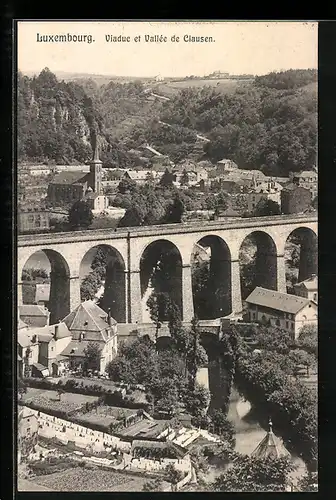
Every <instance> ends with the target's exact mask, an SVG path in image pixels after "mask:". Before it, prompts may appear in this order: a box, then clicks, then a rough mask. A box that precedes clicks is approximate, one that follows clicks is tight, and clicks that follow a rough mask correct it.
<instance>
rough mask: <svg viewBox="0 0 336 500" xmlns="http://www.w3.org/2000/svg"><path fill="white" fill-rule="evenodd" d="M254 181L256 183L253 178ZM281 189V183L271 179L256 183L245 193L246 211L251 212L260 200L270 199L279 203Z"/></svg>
mask: <svg viewBox="0 0 336 500" xmlns="http://www.w3.org/2000/svg"><path fill="white" fill-rule="evenodd" d="M254 182H255V183H256V180H255V179H254ZM282 189H283V188H282V186H281V184H279V183H278V182H275V181H272V180H270V181H267V182H261V183H258V184H257V183H256V184H255V186H253V188H252V189H251V191H250V192H249V193H247V194H246V198H247V208H248V211H249V212H253V210H254V209H255V207H256V206H257V204H258V203H259V201H260V200H271V201H274V202H275V203H278V205H280V204H281V191H282Z"/></svg>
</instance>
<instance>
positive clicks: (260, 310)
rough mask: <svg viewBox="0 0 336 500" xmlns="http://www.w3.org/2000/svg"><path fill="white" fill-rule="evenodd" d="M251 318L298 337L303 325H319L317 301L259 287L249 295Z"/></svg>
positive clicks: (253, 320) (248, 303) (248, 304)
mask: <svg viewBox="0 0 336 500" xmlns="http://www.w3.org/2000/svg"><path fill="white" fill-rule="evenodd" d="M246 304H247V308H248V315H249V320H250V321H251V322H260V323H262V324H265V325H267V324H269V325H270V326H273V327H276V328H281V329H283V330H286V331H287V332H288V333H289V334H290V335H291V336H292V337H293V339H296V338H297V337H298V335H299V333H300V331H301V329H302V327H303V326H306V325H313V326H317V314H318V313H317V304H316V302H314V301H312V300H310V299H306V298H303V297H298V296H296V295H289V294H287V293H281V292H276V291H274V290H268V289H266V288H261V287H257V288H255V289H254V290H253V292H252V293H251V294H250V295H249V296H248V297H247V299H246Z"/></svg>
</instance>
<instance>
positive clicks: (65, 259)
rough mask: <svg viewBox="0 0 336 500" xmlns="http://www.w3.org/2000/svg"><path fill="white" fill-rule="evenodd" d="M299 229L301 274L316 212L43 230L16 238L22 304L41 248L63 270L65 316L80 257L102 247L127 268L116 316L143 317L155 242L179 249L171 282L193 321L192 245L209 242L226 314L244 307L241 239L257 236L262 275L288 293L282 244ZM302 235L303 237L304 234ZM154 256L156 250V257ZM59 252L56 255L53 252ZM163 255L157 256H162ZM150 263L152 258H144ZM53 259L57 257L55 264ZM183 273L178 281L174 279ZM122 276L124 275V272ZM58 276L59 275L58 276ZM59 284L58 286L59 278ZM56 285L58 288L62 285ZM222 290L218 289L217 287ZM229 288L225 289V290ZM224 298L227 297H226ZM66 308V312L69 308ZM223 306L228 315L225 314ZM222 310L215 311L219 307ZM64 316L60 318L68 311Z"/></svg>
mask: <svg viewBox="0 0 336 500" xmlns="http://www.w3.org/2000/svg"><path fill="white" fill-rule="evenodd" d="M294 231H296V232H298V233H299V235H301V238H302V241H303V243H302V245H301V253H300V262H301V263H302V265H301V267H300V270H301V271H300V279H304V278H302V277H305V276H306V275H307V273H309V272H310V271H311V270H312V269H315V268H316V255H317V249H316V245H317V217H316V215H311V216H305V217H303V216H295V217H293V216H279V217H272V218H264V217H260V218H251V219H241V220H239V221H234V222H208V223H206V224H204V223H189V224H171V225H161V226H150V227H140V228H122V229H118V231H117V232H113V233H112V232H111V230H107V229H105V230H97V231H77V232H73V233H54V234H43V235H42V234H41V235H34V236H19V238H18V259H17V276H18V302H19V303H21V302H22V270H23V267H24V265H25V263H26V262H27V260H28V259H29V257H30V256H31V255H33V254H34V253H35V252H37V251H40V250H43V251H44V252H45V253H46V254H47V255H48V256H49V257H48V258H49V260H50V261H51V265H52V266H53V269H54V272H56V274H57V273H58V274H59V275H60V274H61V272H63V275H62V276H63V278H64V280H63V281H64V283H65V284H66V285H63V284H62V287H61V291H59V292H57V296H58V301H60V295H62V300H61V301H60V303H62V306H57V307H59V310H58V312H57V314H55V315H54V316H59V315H62V314H64V316H65V315H66V314H67V313H68V312H69V310H71V309H73V308H74V307H76V306H77V305H78V304H79V303H80V281H81V277H80V275H81V273H80V266H81V263H82V262H83V259H84V262H85V259H87V258H88V257H85V256H86V255H87V253H88V252H89V251H91V249H92V248H93V247H97V246H98V245H104V246H108V247H110V248H111V251H112V252H113V255H115V256H118V262H119V263H120V268H119V271H120V274H119V278H120V276H121V275H122V273H121V271H123V275H124V278H123V279H122V281H123V292H122V297H124V302H125V306H124V311H123V313H122V314H121V313H120V316H119V318H120V319H119V321H120V322H123V321H121V320H123V318H125V322H130V323H135V322H139V323H140V322H142V321H143V316H144V308H143V301H142V299H143V297H144V286H145V284H146V280H147V287H148V281H149V280H148V276H147V275H148V273H149V268H150V264H151V263H152V262H153V261H154V260H155V259H157V256H158V253H156V252H158V248H162V245H161V244H160V243H158V242H159V241H161V242H162V240H163V241H164V242H165V243H164V245H163V248H166V249H167V248H169V249H173V248H175V249H176V250H175V257H174V258H175V259H177V257H179V258H178V259H177V260H176V262H178V263H179V265H178V266H177V268H178V273H176V275H175V282H174V279H173V280H172V281H171V283H172V282H174V283H175V284H174V286H173V287H171V293H173V292H172V290H174V293H176V290H177V291H178V293H177V295H179V296H180V299H179V301H180V304H181V308H182V317H183V320H184V321H189V320H190V319H191V318H192V317H193V315H194V305H195V304H194V299H193V286H192V272H191V271H192V265H193V255H194V252H195V245H200V244H201V245H200V246H201V247H202V246H203V245H204V246H203V248H204V247H208V248H209V247H210V251H211V252H213V255H214V256H215V258H214V262H213V264H212V265H213V270H212V275H213V276H214V278H213V279H215V274H216V279H217V274H218V276H220V278H218V281H219V282H220V284H222V283H223V282H224V283H225V285H224V289H223V290H222V291H221V292H220V293H219V299H218V301H217V303H216V307H217V311H218V312H221V311H220V309H221V308H224V309H223V313H222V314H223V315H224V314H225V313H227V314H229V313H230V312H234V313H235V314H240V313H241V312H242V296H241V286H240V281H241V276H240V268H239V267H240V266H239V252H240V249H241V246H242V244H243V242H244V240H245V239H246V238H247V237H250V236H251V235H252V236H253V237H257V247H258V251H259V258H257V262H258V272H257V276H258V280H259V282H260V283H262V284H263V286H266V287H268V288H270V287H271V288H272V289H277V290H278V291H281V292H286V278H285V257H284V254H285V245H286V241H287V239H288V237H289V236H290V235H291V234H292V233H293V232H294ZM302 235H303V236H302ZM155 255H156V256H155ZM56 256H57V257H56ZM158 260H160V259H158ZM146 261H147V263H146ZM52 262H53V263H52ZM177 278H178V279H177ZM120 280H121V278H120ZM56 281H57V280H56ZM57 286H61V285H60V284H58V285H57ZM57 286H56V290H57ZM219 288H220V287H219ZM225 292H226V295H225ZM224 297H225V300H224ZM64 311H65V313H64ZM224 311H225V313H224ZM216 314H217V313H216ZM64 316H63V317H64Z"/></svg>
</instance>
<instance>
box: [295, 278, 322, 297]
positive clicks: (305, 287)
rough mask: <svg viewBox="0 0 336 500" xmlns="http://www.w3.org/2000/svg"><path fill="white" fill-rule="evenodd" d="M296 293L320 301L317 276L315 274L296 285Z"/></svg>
mask: <svg viewBox="0 0 336 500" xmlns="http://www.w3.org/2000/svg"><path fill="white" fill-rule="evenodd" d="M294 292H295V295H297V296H299V297H304V298H305V299H309V300H314V301H315V302H317V301H318V283H317V276H316V274H313V275H312V276H311V277H310V278H308V279H307V280H304V281H301V283H296V284H295V285H294Z"/></svg>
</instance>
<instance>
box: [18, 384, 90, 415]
mask: <svg viewBox="0 0 336 500" xmlns="http://www.w3.org/2000/svg"><path fill="white" fill-rule="evenodd" d="M97 400H98V397H97V396H87V395H84V394H74V393H71V392H65V393H63V394H61V395H59V394H58V392H57V391H46V390H43V389H35V388H31V387H29V388H28V389H27V393H26V394H24V395H23V397H22V399H21V402H22V403H23V404H32V405H34V407H35V408H36V409H39V410H41V411H45V412H46V413H48V410H56V411H63V412H67V413H68V412H73V411H76V410H80V409H81V408H82V407H83V406H85V404H86V403H93V402H96V401H97Z"/></svg>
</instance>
